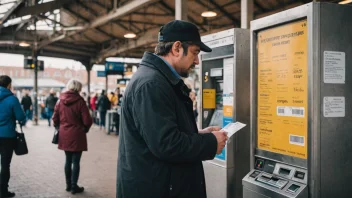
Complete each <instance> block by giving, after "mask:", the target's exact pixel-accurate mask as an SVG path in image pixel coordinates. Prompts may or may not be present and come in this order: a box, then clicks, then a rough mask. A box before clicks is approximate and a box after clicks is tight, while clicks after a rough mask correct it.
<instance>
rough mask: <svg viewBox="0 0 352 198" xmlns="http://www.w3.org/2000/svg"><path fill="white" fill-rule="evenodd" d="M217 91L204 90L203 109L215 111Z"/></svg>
mask: <svg viewBox="0 0 352 198" xmlns="http://www.w3.org/2000/svg"><path fill="white" fill-rule="evenodd" d="M215 94H216V93H215V89H203V108H204V109H215Z"/></svg>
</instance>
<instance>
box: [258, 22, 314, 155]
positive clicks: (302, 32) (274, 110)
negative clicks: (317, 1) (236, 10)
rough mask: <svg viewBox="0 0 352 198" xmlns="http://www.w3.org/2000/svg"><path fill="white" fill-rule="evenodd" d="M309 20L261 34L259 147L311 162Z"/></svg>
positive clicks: (259, 59)
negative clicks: (308, 151)
mask: <svg viewBox="0 0 352 198" xmlns="http://www.w3.org/2000/svg"><path fill="white" fill-rule="evenodd" d="M307 39H308V29H307V20H301V21H297V22H292V23H289V24H286V25H282V26H278V27H275V28H271V29H267V30H263V31H260V32H258V35H257V42H258V43H257V44H258V45H257V46H258V54H257V58H258V77H257V78H258V82H257V83H258V90H257V93H258V95H257V97H258V98H257V99H258V105H257V108H258V109H257V112H258V114H257V118H258V120H257V126H258V127H257V137H258V139H257V141H258V142H257V146H258V148H259V149H262V150H267V151H270V152H275V153H280V154H284V155H289V156H293V157H298V158H303V159H307V144H306V143H307V130H308V127H307V123H308V115H307V111H306V110H307V107H308V59H307V52H308V44H307V43H308V42H307Z"/></svg>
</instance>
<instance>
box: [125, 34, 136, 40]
mask: <svg viewBox="0 0 352 198" xmlns="http://www.w3.org/2000/svg"><path fill="white" fill-rule="evenodd" d="M136 36H137V35H136V34H135V33H127V34H125V35H124V37H125V38H129V39H130V38H136Z"/></svg>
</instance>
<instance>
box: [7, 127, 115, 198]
mask: <svg viewBox="0 0 352 198" xmlns="http://www.w3.org/2000/svg"><path fill="white" fill-rule="evenodd" d="M23 130H24V133H25V136H26V140H27V144H28V149H29V154H28V155H24V156H16V155H15V154H14V157H13V159H12V163H11V179H10V184H9V185H10V187H9V190H10V191H12V192H15V193H16V198H68V197H77V198H79V197H84V198H98V197H104V198H113V197H115V196H116V169H117V152H118V137H117V136H116V135H106V133H105V132H104V131H103V130H99V127H97V126H93V127H92V128H91V130H90V131H89V133H88V136H87V137H88V152H84V153H83V155H82V159H81V173H80V178H79V181H78V185H80V186H83V187H84V188H85V191H84V192H83V193H82V194H76V195H72V194H71V193H69V192H66V191H65V187H66V184H65V174H64V163H65V154H64V151H61V150H58V149H57V145H54V144H52V143H51V140H52V137H53V133H54V128H53V127H48V126H47V122H45V121H41V122H40V123H39V126H30V125H29V126H28V127H26V128H23Z"/></svg>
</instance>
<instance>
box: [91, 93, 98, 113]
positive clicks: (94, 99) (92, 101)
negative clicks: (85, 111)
mask: <svg viewBox="0 0 352 198" xmlns="http://www.w3.org/2000/svg"><path fill="white" fill-rule="evenodd" d="M97 100H98V96H94V97H93V98H92V99H90V108H91V109H92V110H93V111H95V110H97V105H96V104H95V103H96V102H97Z"/></svg>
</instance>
